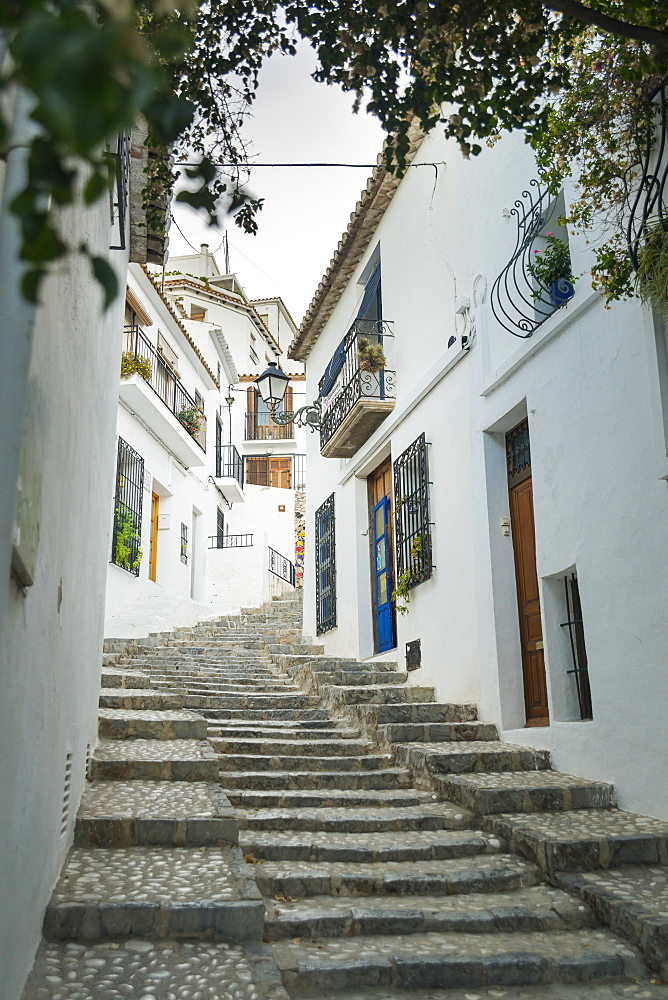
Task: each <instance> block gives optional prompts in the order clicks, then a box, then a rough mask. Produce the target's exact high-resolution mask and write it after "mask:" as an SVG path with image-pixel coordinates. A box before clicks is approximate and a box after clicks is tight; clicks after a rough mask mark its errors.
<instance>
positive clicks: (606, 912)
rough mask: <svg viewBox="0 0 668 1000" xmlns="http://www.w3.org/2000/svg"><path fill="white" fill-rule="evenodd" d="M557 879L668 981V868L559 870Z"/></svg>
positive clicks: (626, 867) (655, 971) (632, 866)
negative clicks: (587, 870)
mask: <svg viewBox="0 0 668 1000" xmlns="http://www.w3.org/2000/svg"><path fill="white" fill-rule="evenodd" d="M555 880H556V882H557V884H558V885H560V886H563V888H564V889H566V891H567V892H569V893H572V894H573V895H575V896H579V897H580V899H582V900H584V901H585V902H586V903H587V904H588V905H589V906H591V908H592V909H593V911H594V913H595V914H596V916H597V917H598V918H599V919H600V920H601V921H602V923H604V924H607V925H608V927H610V929H611V930H612V931H614V932H615V933H617V934H619V935H621V936H622V937H624V938H626V939H627V940H628V941H630V942H631V944H633V945H635V946H637V947H638V948H640V949H641V951H642V953H643V957H644V959H645V961H646V962H647V965H648V966H649V968H650V969H651V970H652V971H653V972H654V973H655V975H656V974H658V975H659V976H660V977H661V979H663V980H664V981H668V868H666V867H658V866H637V865H622V866H620V867H619V868H610V869H608V870H607V871H603V872H577V873H563V872H558V873H556V875H555ZM664 989H665V987H664ZM667 993H668V991H667Z"/></svg>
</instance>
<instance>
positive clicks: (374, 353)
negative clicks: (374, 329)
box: [357, 337, 386, 372]
mask: <svg viewBox="0 0 668 1000" xmlns="http://www.w3.org/2000/svg"><path fill="white" fill-rule="evenodd" d="M357 359H358V363H359V366H360V368H361V370H362V371H363V372H380V371H382V370H383V369H384V368H385V364H386V358H385V352H384V350H383V348H382V347H381V346H380V344H372V343H371V342H370V341H369V340H368V339H367V338H366V337H360V338H359V340H358V341H357Z"/></svg>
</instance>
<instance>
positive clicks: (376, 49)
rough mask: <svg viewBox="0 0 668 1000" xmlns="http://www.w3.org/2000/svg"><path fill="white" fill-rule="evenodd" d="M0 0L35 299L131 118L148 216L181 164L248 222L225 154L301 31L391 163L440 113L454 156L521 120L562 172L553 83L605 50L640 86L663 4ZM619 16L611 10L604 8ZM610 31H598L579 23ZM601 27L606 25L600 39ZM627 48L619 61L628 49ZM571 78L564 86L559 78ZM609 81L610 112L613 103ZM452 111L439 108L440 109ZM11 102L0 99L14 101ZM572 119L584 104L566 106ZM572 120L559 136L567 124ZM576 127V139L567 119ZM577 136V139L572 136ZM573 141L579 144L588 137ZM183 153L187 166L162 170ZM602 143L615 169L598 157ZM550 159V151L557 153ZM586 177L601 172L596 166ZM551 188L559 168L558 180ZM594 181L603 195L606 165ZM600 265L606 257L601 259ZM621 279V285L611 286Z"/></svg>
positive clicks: (2, 82) (562, 142) (397, 165)
mask: <svg viewBox="0 0 668 1000" xmlns="http://www.w3.org/2000/svg"><path fill="white" fill-rule="evenodd" d="M563 3H564V0H561V2H557V0H553V2H550V0H544V2H538V0H496V2H495V3H494V4H491V3H490V2H489V0H466V2H465V3H462V2H461V0H439V2H435V0H409V2H404V0H393V2H391V0H367V2H365V3H364V4H360V3H359V0H312V2H309V3H308V4H304V3H303V2H302V0H262V2H258V0H251V2H248V0H225V2H223V0H206V2H205V0H168V2H166V0H91V2H90V3H83V2H81V0H4V2H3V3H2V4H0V31H2V33H3V38H4V40H5V41H6V43H7V47H8V53H9V58H8V59H6V60H5V62H4V66H3V71H2V75H1V76H0V98H2V97H5V96H7V95H9V94H10V91H11V88H12V87H14V86H15V85H17V84H18V85H20V86H21V87H22V88H24V90H25V91H26V92H27V93H28V95H30V97H31V98H32V100H33V110H32V119H33V122H34V125H35V135H34V137H33V138H32V139H31V140H30V143H29V154H28V178H27V183H26V186H25V188H24V190H23V191H21V192H20V193H19V194H18V196H17V197H16V199H15V200H14V202H13V205H12V210H13V211H14V212H15V214H16V216H17V217H18V219H19V222H20V225H21V231H22V240H23V250H22V256H23V259H24V260H25V261H26V262H27V264H28V265H29V266H28V270H27V273H26V277H25V280H24V283H23V291H24V294H25V295H26V296H27V297H28V298H30V299H31V300H33V301H34V300H36V298H37V296H38V293H39V286H40V282H41V280H42V279H43V277H44V275H45V274H46V272H47V270H48V269H49V268H50V267H52V266H53V264H54V262H56V261H57V260H59V259H61V258H62V257H63V256H64V255H65V254H66V253H67V252H68V249H71V248H68V247H67V246H66V245H65V243H64V240H63V238H62V236H61V235H60V234H59V232H58V226H57V222H56V219H57V210H58V208H59V207H61V206H67V205H69V204H71V203H72V202H73V201H74V199H75V198H77V197H82V198H83V200H84V201H85V202H86V203H88V204H94V203H95V202H97V201H98V200H99V199H101V198H104V197H106V196H107V193H108V191H109V188H110V187H111V185H112V184H113V180H114V169H113V166H112V163H111V159H110V157H109V155H108V151H107V147H106V143H107V142H108V141H109V139H110V137H113V136H115V135H116V134H118V133H119V132H122V131H124V130H127V129H129V128H130V127H131V126H132V124H133V123H134V122H136V121H137V120H138V118H139V116H143V117H144V118H145V119H146V121H147V122H148V125H149V143H150V145H151V146H152V147H154V148H157V149H162V150H163V151H164V154H165V155H157V156H154V157H152V158H151V160H150V164H149V168H148V174H147V181H146V190H145V192H144V198H145V204H146V207H147V219H148V222H149V225H151V226H155V225H156V224H158V223H159V221H160V216H161V211H162V209H161V207H160V203H161V201H162V202H164V199H165V197H166V196H168V195H169V193H170V191H171V189H172V185H173V184H174V181H175V180H176V179H177V178H178V176H179V170H181V169H182V170H183V171H184V174H185V176H186V178H187V181H188V184H187V186H186V189H184V190H181V191H180V193H179V194H178V200H180V201H182V202H185V203H187V204H190V205H191V206H193V207H194V208H196V209H198V210H201V211H202V212H203V213H204V214H205V216H207V217H208V220H209V221H212V222H214V223H215V222H217V221H219V220H218V219H217V218H216V214H217V205H218V203H219V199H220V197H221V196H222V195H231V198H232V206H233V208H239V211H238V213H237V215H236V217H235V222H236V223H237V224H238V225H239V226H241V227H242V228H243V229H245V230H246V231H248V232H254V231H255V230H256V229H257V213H258V211H259V209H260V208H261V207H262V206H261V201H260V200H254V199H252V198H248V197H247V196H246V195H245V194H244V192H243V190H242V186H241V182H240V179H239V169H232V171H231V173H232V175H233V176H232V178H231V179H230V177H226V176H224V175H223V174H222V173H221V171H220V170H219V169H218V164H220V163H232V164H238V165H239V167H240V168H242V167H243V165H244V163H245V162H246V149H245V147H244V143H243V142H242V140H241V138H240V127H241V125H242V124H243V122H244V119H245V118H246V117H247V116H248V114H249V113H250V110H251V108H252V103H253V100H254V97H255V91H256V87H257V80H258V73H259V70H260V68H261V66H262V64H263V62H264V61H265V60H266V58H267V57H268V56H269V55H270V54H272V53H273V52H281V53H284V54H287V55H290V54H294V52H295V40H296V38H297V37H298V36H301V37H302V38H304V39H307V40H308V41H309V42H310V43H311V45H312V46H313V48H314V50H315V52H316V54H317V60H318V63H317V69H316V71H315V74H314V76H315V78H316V79H317V80H320V81H324V82H326V83H337V84H339V85H340V86H341V87H343V89H344V90H346V91H350V92H352V93H353V94H354V95H355V99H356V105H357V106H360V105H361V104H362V103H363V102H365V103H366V107H367V109H368V110H369V111H370V112H371V113H373V114H375V115H376V116H377V117H378V119H379V120H380V122H381V124H382V125H383V127H384V128H385V130H386V131H387V132H388V134H389V135H390V137H391V138H390V139H389V140H388V143H387V146H386V150H385V157H386V162H387V165H388V166H389V167H390V168H391V169H398V170H399V171H401V170H402V169H403V168H404V166H405V161H406V154H407V151H408V149H409V138H408V131H409V128H410V125H411V123H412V122H413V121H418V122H419V123H420V124H421V125H422V127H423V129H425V130H429V129H430V128H432V127H433V126H435V125H436V124H437V123H439V122H440V123H441V127H442V128H443V130H444V131H445V134H446V135H447V136H449V137H452V138H454V139H455V140H456V141H457V142H458V143H459V146H460V148H461V150H462V153H463V154H464V155H465V156H469V155H475V154H476V153H478V152H480V149H481V142H482V141H484V140H485V139H493V137H495V136H496V135H498V134H499V132H500V131H502V130H504V129H517V128H521V129H524V130H525V132H526V134H527V137H528V139H529V140H530V141H531V142H532V143H534V144H536V145H537V148H538V146H540V144H541V142H542V143H543V145H542V147H541V150H542V152H544V153H545V156H546V161H545V169H546V171H547V172H548V173H549V172H550V171H551V170H553V169H554V170H556V172H557V173H559V172H563V171H564V170H565V169H567V168H566V167H565V166H564V165H563V164H562V163H561V162H560V160H559V155H556V154H559V151H560V150H562V149H564V148H566V147H567V146H568V143H569V138H568V134H567V132H568V118H567V116H563V115H561V113H560V112H559V106H560V105H559V106H556V105H555V106H553V105H551V104H550V103H549V101H546V100H545V99H546V97H547V96H548V95H549V94H550V93H554V92H559V91H562V92H563V91H564V88H566V94H568V93H573V92H574V91H577V90H578V88H580V90H582V88H584V87H585V74H584V73H583V72H582V67H584V65H585V63H586V61H587V59H588V57H589V53H590V49H592V48H596V46H597V44H599V47H600V48H605V50H606V59H607V53H608V52H611V53H612V56H613V62H614V65H615V67H616V68H617V69H618V71H619V72H618V76H619V79H620V80H624V81H626V84H627V85H628V86H629V87H630V90H629V93H631V92H632V90H633V88H634V87H635V89H636V90H637V89H638V88H637V86H636V84H637V83H638V80H640V81H641V83H640V87H641V88H645V86H646V83H645V82H646V81H648V80H651V79H653V78H656V77H657V76H659V75H661V74H663V73H665V72H666V69H667V68H668V67H667V62H666V53H667V52H668V47H667V45H668V31H667V30H666V29H667V15H666V7H665V4H661V3H656V0H623V2H621V0H589V2H587V3H580V2H578V0H568V8H569V14H568V16H562V15H561V13H559V11H558V8H559V7H561V6H563ZM606 15H607V16H610V15H612V16H613V17H614V16H617V15H619V16H620V17H621V20H619V21H617V22H614V21H612V22H610V21H604V20H603V18H604V17H605V16H606ZM592 23H593V24H594V25H596V26H598V28H599V29H600V33H601V34H603V35H605V36H606V40H605V45H603V44H602V43H597V42H596V41H594V42H592V38H595V36H594V35H592V33H591V31H590V29H589V28H588V27H587V26H588V25H589V24H592ZM599 37H600V35H599ZM627 57H628V58H627ZM596 84H597V86H598V98H596V93H595V91H594V90H591V89H590V90H589V91H587V97H588V99H589V101H588V103H587V104H586V107H587V108H589V107H590V106H591V107H594V108H595V109H598V110H599V111H600V110H601V108H603V109H604V110H605V109H606V103H607V102H608V100H609V98H608V91H607V90H606V80H605V79H604V78H599V79H597V80H596ZM569 87H570V88H572V90H571V91H568V89H567V88H569ZM616 96H617V95H616V93H615V92H613V93H612V95H611V97H612V100H610V102H609V108H608V112H609V113H608V118H609V119H610V118H611V117H614V116H615V114H616V113H617V112H618V111H620V110H621V111H622V112H623V111H624V107H618V106H617V105H616V103H615V97H616ZM444 104H445V105H447V106H448V107H449V110H448V113H447V115H446V117H445V118H442V117H441V114H442V112H441V108H442V106H443V105H444ZM11 106H12V102H11V100H7V101H2V102H0V108H3V109H9V108H11ZM572 107H573V108H574V110H575V112H576V116H577V114H578V100H577V99H575V100H574V101H573V102H572ZM2 113H5V114H6V113H7V112H6V111H3V112H0V155H6V154H7V153H8V152H9V150H10V149H11V148H12V141H13V140H12V137H11V135H10V134H9V122H8V120H6V119H4V118H2V117H1V114H2ZM585 119H586V115H585V116H584V117H583V116H582V115H581V116H580V121H581V122H583V127H584V129H585V132H584V135H585V144H584V146H585V147H586V150H587V153H588V154H590V153H591V154H592V155H593V156H594V157H596V158H597V160H598V164H599V166H601V165H602V166H604V167H605V168H606V170H607V171H608V174H614V176H615V177H617V176H619V175H620V171H619V170H617V169H616V167H615V163H616V162H617V161H618V159H619V158H618V156H617V152H616V151H615V150H614V148H612V146H609V147H605V146H604V148H603V149H602V151H601V153H600V155H599V154H598V153H596V151H595V149H594V147H595V144H587V143H586V135H587V129H590V130H594V131H595V130H596V128H597V124H596V121H593V123H590V124H587V122H586V120H585ZM565 130H566V131H565ZM575 132H576V134H582V133H581V132H580V131H579V129H578V128H576V129H575ZM576 145H577V143H576ZM583 148H584V147H583ZM168 151H169V152H171V154H172V157H173V158H172V162H174V163H176V164H179V162H183V161H185V163H187V165H186V166H182V167H177V169H176V170H174V168H173V167H172V166H171V163H170V157H169V155H167V154H168ZM608 151H610V153H611V155H612V160H613V162H612V165H610V164H608V163H607V155H608ZM552 154H555V155H552ZM591 166H592V169H591V171H590V176H591V177H594V176H595V170H594V161H593V160H592V163H591ZM551 179H552V182H553V183H556V174H553V175H552V178H551ZM601 185H603V187H602V190H604V180H603V174H601ZM76 249H77V251H78V252H80V253H84V254H86V255H87V256H88V257H89V258H90V261H91V267H92V270H93V274H94V276H95V278H96V279H97V281H98V282H99V283H100V284H101V285H102V287H103V291H104V297H105V304H108V303H109V302H110V301H111V300H112V299H113V297H114V295H115V294H116V292H117V289H116V284H115V276H114V273H113V270H112V269H111V267H110V266H109V264H108V263H107V262H106V261H105V260H104V259H103V258H101V257H99V256H95V255H94V254H93V252H92V251H91V250H90V249H89V247H88V246H87V244H85V243H83V244H81V245H80V246H79V247H78V248H76ZM601 266H602V267H603V266H605V263H604V262H602V264H601ZM615 287H617V286H615Z"/></svg>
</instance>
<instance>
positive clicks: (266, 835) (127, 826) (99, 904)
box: [24, 597, 668, 1000]
mask: <svg viewBox="0 0 668 1000" xmlns="http://www.w3.org/2000/svg"><path fill="white" fill-rule="evenodd" d="M300 628H301V609H300V604H299V600H298V598H297V597H295V598H293V599H287V600H279V601H275V602H273V603H272V605H271V606H267V607H265V608H262V609H257V610H250V611H247V612H245V613H243V614H242V615H241V616H239V617H236V618H234V617H232V618H224V619H221V620H220V621H218V622H216V623H207V624H206V625H203V626H195V627H193V628H190V629H179V630H176V631H175V632H173V633H163V634H159V635H155V636H151V637H149V638H148V639H140V640H130V641H124V640H113V641H110V642H108V643H107V646H106V653H105V664H104V667H103V677H102V692H101V695H100V724H99V725H100V730H99V735H100V739H99V743H98V746H97V748H96V749H95V752H94V754H93V758H92V761H91V769H90V777H91V782H90V784H89V787H88V788H87V789H86V792H85V794H84V796H83V799H82V803H81V808H80V811H79V815H78V819H77V826H76V840H75V845H74V847H73V849H72V851H71V854H70V856H69V857H68V860H67V862H66V864H65V866H64V869H63V873H62V876H61V879H60V881H59V883H58V885H57V886H56V889H55V891H54V895H53V898H52V901H51V903H50V905H49V907H48V909H47V913H46V917H45V924H44V933H45V938H46V939H47V942H46V943H45V945H44V947H43V949H42V951H41V953H40V955H39V957H38V961H37V963H36V966H35V970H34V972H33V975H32V977H31V980H30V982H29V984H28V987H27V988H26V994H25V998H24V1000H37V998H38V997H39V998H40V1000H41V998H43V997H45V998H48V1000H111V998H113V1000H120V998H122V997H125V996H127V997H131V998H134V997H137V998H138V1000H209V998H211V1000H213V998H216V1000H228V998H229V1000H232V998H233V1000H287V997H288V995H289V996H290V997H292V998H303V1000H329V998H330V997H331V998H332V1000H334V998H337V1000H343V998H345V1000H395V998H399V997H408V996H409V997H410V998H411V1000H427V998H429V1000H432V998H433V1000H437V998H440V997H443V998H444V1000H445V998H447V1000H465V998H466V1000H478V998H480V997H483V996H484V997H509V998H510V997H527V998H533V1000H584V998H587V1000H611V998H613V997H629V998H632V1000H634V998H636V997H638V998H640V997H648V998H650V997H651V998H657V1000H658V998H663V1000H666V998H668V990H667V989H666V987H664V986H662V985H660V983H659V982H658V977H659V975H660V974H661V972H663V974H664V975H666V974H668V968H666V955H667V954H668V949H666V947H665V937H662V936H661V931H660V929H659V930H658V931H657V927H659V925H660V924H661V921H662V920H663V925H668V919H665V918H663V917H662V916H660V913H659V912H655V911H656V908H657V906H661V907H663V909H664V910H666V912H667V913H668V900H666V896H665V895H662V893H666V889H665V886H666V878H665V874H664V873H666V872H668V868H664V867H662V866H663V864H665V861H666V854H665V848H666V830H665V825H664V826H662V825H661V824H659V823H657V822H656V821H653V820H647V819H643V818H642V817H634V816H631V815H630V814H628V813H621V812H620V811H618V810H616V809H614V792H613V789H612V788H611V786H610V785H607V784H605V783H600V782H588V781H584V780H581V779H577V778H571V777H568V776H565V775H560V774H558V773H556V772H554V771H552V770H551V769H550V760H549V756H548V755H547V754H546V753H545V752H544V751H537V750H530V749H526V748H522V747H513V746H509V745H507V744H504V743H503V742H501V741H500V740H499V738H498V733H497V731H496V728H495V726H493V725H491V724H489V723H485V722H480V721H478V719H477V714H476V709H475V706H472V705H441V704H437V703H436V702H435V701H434V692H433V689H431V688H425V687H420V686H419V685H408V684H407V683H406V682H407V675H406V674H405V673H402V672H400V671H398V670H397V669H396V665H395V664H389V663H379V662H374V663H357V662H354V661H351V660H339V659H332V658H328V657H325V656H324V655H323V654H322V649H321V647H317V646H313V645H311V644H310V643H309V642H308V641H307V640H304V639H302V638H301V636H300ZM207 737H208V739H207ZM237 844H238V846H237ZM592 845H594V846H592ZM638 875H640V876H641V880H642V879H644V880H645V882H646V884H647V886H648V893H647V901H646V905H647V910H646V911H642V912H641V911H639V910H638V906H637V901H636V899H635V897H634V896H633V894H632V893H629V891H628V881H629V880H631V881H632V879H633V877H635V876H638ZM612 876H624V877H626V879H627V883H626V891H624V889H623V888H622V882H619V883H618V884H617V888H616V889H613V890H611V889H610V886H609V882H610V878H611V877H612ZM634 884H635V883H634ZM657 884H658V885H659V888H657ZM649 886H652V888H653V890H654V891H653V893H652V891H651V890H649ZM565 890H567V891H565ZM615 892H617V893H618V896H616V895H615ZM263 897H264V899H263ZM618 897H619V900H621V902H620V905H619V908H617V901H618ZM604 901H605V902H604ZM622 904H623V905H622ZM624 906H626V910H627V911H628V909H629V907H631V909H633V920H631V919H629V917H628V916H625V911H624ZM616 913H618V916H617V917H616V916H615V914H616ZM597 917H598V919H597ZM634 920H635V922H636V924H637V926H638V927H639V928H640V931H639V932H637V933H636V927H635V925H634ZM652 920H654V924H653V925H652V926H653V927H654V938H652V935H651V934H649V933H648V928H649V925H650V924H651V923H652ZM657 921H658V924H657ZM601 922H604V923H607V924H608V925H610V926H612V927H614V929H615V933H612V932H611V931H610V930H609V929H607V928H606V927H603V926H601ZM263 937H264V941H265V942H266V943H265V944H263V943H262V938H263ZM650 939H651V940H650ZM651 941H653V942H654V943H653V944H652V943H651ZM629 942H632V943H629ZM639 949H642V951H640V950H639ZM652 949H654V950H652ZM643 956H644V960H643ZM646 962H649V964H650V965H651V967H652V970H653V971H654V973H655V975H654V976H653V979H655V980H657V981H656V982H654V981H652V980H651V978H650V973H649V972H648V969H647V965H646ZM279 970H280V971H279ZM286 990H287V993H286Z"/></svg>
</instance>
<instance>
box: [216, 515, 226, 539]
mask: <svg viewBox="0 0 668 1000" xmlns="http://www.w3.org/2000/svg"><path fill="white" fill-rule="evenodd" d="M216 542H217V544H218V548H219V549H222V547H223V545H224V544H225V515H224V514H223V512H222V510H221V509H220V507H218V508H217V509H216Z"/></svg>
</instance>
